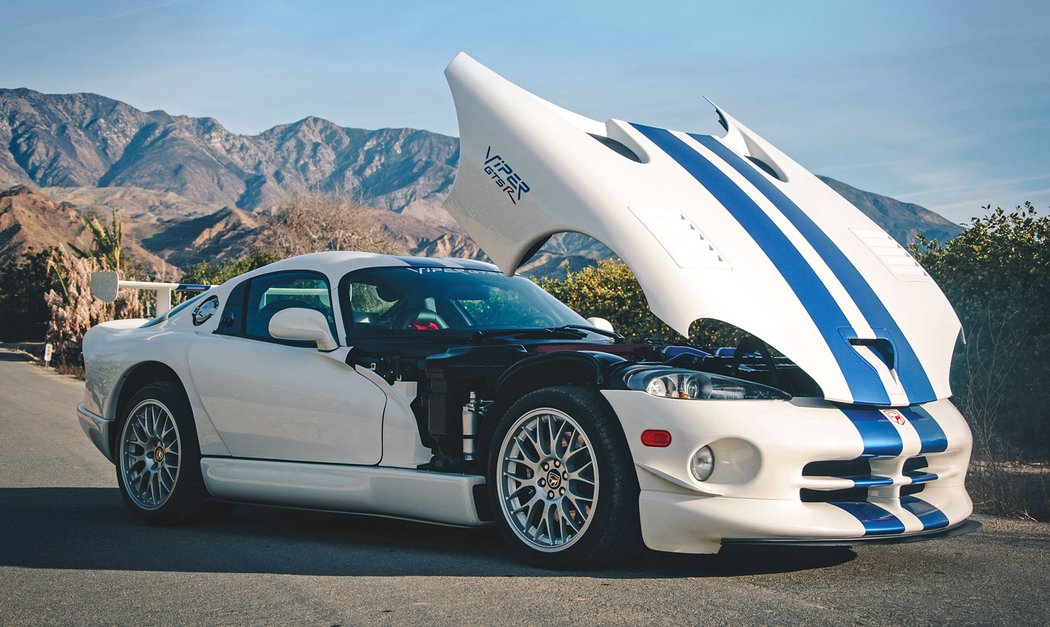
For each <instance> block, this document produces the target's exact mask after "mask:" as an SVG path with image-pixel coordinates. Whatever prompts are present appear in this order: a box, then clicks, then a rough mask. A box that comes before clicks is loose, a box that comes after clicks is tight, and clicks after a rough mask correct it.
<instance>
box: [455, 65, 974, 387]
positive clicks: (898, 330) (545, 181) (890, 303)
mask: <svg viewBox="0 0 1050 627" xmlns="http://www.w3.org/2000/svg"><path fill="white" fill-rule="evenodd" d="M445 75H446V77H447V78H448V82H449V86H450V87H451V89H452V96H453V98H454V99H455V103H456V112H457V114H458V116H459V130H460V136H461V145H460V161H459V171H458V174H457V176H456V183H455V185H454V187H453V188H452V192H451V194H450V195H449V198H448V200H447V201H446V205H445V206H446V207H447V209H448V210H449V212H450V213H451V214H452V215H453V216H454V217H455V218H456V220H458V221H459V223H460V224H461V225H462V226H463V228H464V229H466V230H467V232H468V233H470V235H471V236H472V237H474V238H475V240H476V241H477V242H478V244H479V245H480V246H481V247H482V248H483V249H484V250H485V253H486V254H488V256H489V257H491V258H492V260H493V261H495V263H496V265H498V266H499V267H500V269H501V270H502V271H503V272H505V273H507V274H512V273H514V272H515V271H516V270H517V269H518V267H519V266H520V265H521V264H522V263H524V262H525V261H527V260H528V259H529V258H530V257H531V256H532V255H533V254H534V253H535V252H536V251H537V250H538V249H539V248H540V247H541V246H542V245H543V244H544V242H546V241H547V239H548V238H549V237H550V236H551V235H553V234H555V233H560V232H565V231H574V232H579V233H583V234H585V235H589V236H591V237H593V238H595V239H597V240H599V241H601V242H602V243H603V244H605V245H606V246H608V247H609V248H610V249H612V250H613V251H614V252H615V253H616V254H617V255H619V256H620V258H622V259H623V261H624V262H625V263H627V265H628V266H629V267H630V268H631V270H632V271H633V272H634V274H635V275H636V276H637V277H638V280H639V282H640V283H641V285H642V289H643V290H644V291H645V295H646V298H647V299H648V301H649V305H650V307H651V308H652V310H653V313H655V314H656V315H657V316H659V317H660V319H662V320H663V321H665V322H666V323H667V324H668V325H670V326H671V327H672V328H674V329H675V330H677V331H678V332H679V333H681V334H683V335H687V334H688V332H689V326H690V324H691V323H692V322H693V321H695V320H697V319H698V318H712V319H715V320H722V321H724V322H728V323H730V324H733V325H736V326H738V327H740V328H741V329H744V330H745V331H747V332H749V333H752V334H754V335H755V336H757V337H760V338H762V339H763V340H765V341H766V342H769V344H771V345H772V346H774V347H776V348H777V349H778V350H779V351H781V352H782V353H783V354H784V355H786V356H787V357H788V358H790V359H791V360H792V361H794V362H795V363H796V364H798V365H799V367H801V368H802V369H803V370H805V371H806V372H807V373H808V374H809V375H810V376H811V377H813V379H814V380H816V382H817V383H818V384H819V385H820V387H821V389H822V390H823V392H824V395H825V397H826V398H827V399H828V400H831V401H836V402H844V403H856V404H865V405H880V406H890V405H897V406H901V405H909V404H914V403H925V402H928V401H932V400H935V399H938V398H946V397H948V396H950V395H951V391H950V388H949V385H948V370H949V365H950V361H951V355H952V350H953V348H954V344H955V341H956V338H957V336H958V333H959V328H960V327H959V320H958V318H957V317H956V315H955V312H954V311H953V310H952V308H951V305H949V304H948V301H947V300H946V299H945V297H944V295H943V294H942V293H941V291H940V289H939V288H938V287H937V285H936V284H935V283H934V282H933V280H932V279H931V278H930V277H929V276H928V275H927V274H926V272H925V271H923V269H922V268H921V267H920V266H919V265H918V264H917V263H916V262H915V260H914V259H913V258H912V257H911V256H910V255H908V253H907V251H905V250H904V249H903V248H902V247H901V246H900V245H899V244H897V243H896V242H895V241H894V240H893V238H891V237H890V236H889V235H888V234H887V233H886V232H885V231H883V230H882V229H881V228H880V227H879V226H878V225H876V224H875V223H874V222H872V221H871V220H870V219H869V218H868V217H867V216H865V215H864V214H863V213H861V211H860V210H858V209H857V208H856V207H854V206H853V205H851V204H850V203H849V202H848V201H846V200H845V199H844V198H842V197H841V196H839V195H838V194H837V193H836V192H835V191H833V190H832V189H831V188H829V187H828V186H827V185H825V184H824V183H822V182H821V181H820V180H819V179H817V178H816V177H815V176H813V175H812V174H810V173H809V172H807V171H806V170H805V169H804V168H803V167H802V166H800V165H799V164H797V163H795V162H794V161H793V160H791V159H790V158H789V157H787V156H786V155H784V153H782V152H780V151H779V150H777V149H776V148H775V147H773V146H772V145H771V144H769V143H768V142H766V141H765V140H763V139H762V138H761V137H759V136H758V135H756V134H755V133H753V132H752V131H751V130H750V129H748V128H747V127H745V126H743V125H742V124H740V123H739V122H737V121H736V120H734V119H733V118H732V117H730V116H729V115H727V114H726V113H725V112H724V111H722V110H720V109H717V107H716V110H717V111H718V115H719V118H720V122H721V123H722V125H723V126H724V127H725V128H726V130H727V134H726V135H725V137H721V138H717V137H713V136H709V135H696V134H690V133H683V132H679V131H669V130H666V129H662V128H657V127H653V126H645V125H642V124H632V123H628V122H623V121H620V120H608V121H607V122H604V123H602V122H598V121H596V120H591V119H589V118H586V117H583V116H581V115H577V114H575V113H572V112H570V111H567V110H565V109H562V108H560V107H557V106H556V105H553V104H551V103H549V102H546V101H544V100H542V99H540V98H538V97H536V96H534V95H533V94H531V93H529V92H527V91H525V90H523V89H521V88H520V87H517V86H516V85H514V84H512V83H510V82H508V81H506V80H505V79H503V78H502V77H500V76H499V75H497V74H496V73H494V72H492V71H491V70H489V69H488V68H486V67H485V66H483V65H481V64H480V63H478V62H477V61H475V60H474V59H472V58H470V57H469V56H467V55H466V54H462V53H461V54H459V55H458V56H457V57H456V58H455V59H453V60H452V62H451V63H450V64H449V66H448V68H446V70H445ZM584 313H586V312H584Z"/></svg>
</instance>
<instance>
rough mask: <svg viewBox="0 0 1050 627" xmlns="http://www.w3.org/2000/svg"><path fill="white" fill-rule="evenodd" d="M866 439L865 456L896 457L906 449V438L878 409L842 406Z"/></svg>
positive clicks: (861, 435) (863, 455) (862, 437)
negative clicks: (902, 437)
mask: <svg viewBox="0 0 1050 627" xmlns="http://www.w3.org/2000/svg"><path fill="white" fill-rule="evenodd" d="M839 409H840V410H841V411H842V413H844V414H846V417H847V418H849V420H850V422H852V423H853V426H854V427H856V428H857V431H859V432H860V437H861V439H862V440H863V441H864V452H863V453H861V454H860V457H861V458H864V457H896V456H898V455H900V454H901V451H903V450H904V440H902V439H901V434H900V432H899V431H897V427H894V426H893V423H892V422H890V419H889V418H887V417H886V416H883V415H882V412H880V411H879V410H877V409H861V408H857V407H840V408H839Z"/></svg>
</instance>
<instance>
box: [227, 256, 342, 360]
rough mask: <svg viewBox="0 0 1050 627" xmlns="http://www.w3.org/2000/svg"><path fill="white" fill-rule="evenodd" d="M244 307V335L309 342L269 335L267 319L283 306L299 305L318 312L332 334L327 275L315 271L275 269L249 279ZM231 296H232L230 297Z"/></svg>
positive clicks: (274, 340) (284, 341) (303, 343)
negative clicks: (276, 270) (280, 270)
mask: <svg viewBox="0 0 1050 627" xmlns="http://www.w3.org/2000/svg"><path fill="white" fill-rule="evenodd" d="M247 292H248V293H247V299H246V302H245V308H244V336H245V337H249V338H252V339H257V340H265V341H270V342H278V343H281V344H291V345H293V346H308V345H309V342H290V341H287V340H277V339H274V338H272V337H270V329H269V327H270V319H271V318H273V316H274V314H276V313H277V312H278V311H281V310H283V309H291V308H293V307H302V308H304V309H314V310H316V311H319V312H321V313H322V314H323V315H324V317H325V319H326V320H328V326H329V328H330V329H331V330H332V335H333V336H335V334H336V330H335V317H334V315H333V313H332V298H331V294H330V292H329V289H328V279H327V278H325V276H324V275H322V274H318V273H316V272H307V271H292V272H275V273H274V274H267V275H263V276H257V277H254V278H253V279H251V281H250V283H249V285H248V288H247ZM231 300H232V299H231Z"/></svg>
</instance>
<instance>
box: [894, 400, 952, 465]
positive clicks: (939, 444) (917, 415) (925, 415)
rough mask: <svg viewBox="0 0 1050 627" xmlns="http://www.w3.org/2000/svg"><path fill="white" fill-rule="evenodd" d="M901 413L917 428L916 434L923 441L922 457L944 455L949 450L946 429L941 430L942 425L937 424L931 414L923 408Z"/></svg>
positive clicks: (901, 411) (905, 410)
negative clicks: (925, 455)
mask: <svg viewBox="0 0 1050 627" xmlns="http://www.w3.org/2000/svg"><path fill="white" fill-rule="evenodd" d="M899 411H900V413H902V414H904V417H905V418H907V419H908V422H910V423H911V426H912V427H914V428H915V432H916V433H918V434H919V439H920V440H921V441H922V450H920V451H919V454H920V455H921V454H923V453H943V452H944V451H946V450H948V436H946V435H945V434H944V429H941V425H939V424H937V419H936V418H934V417H933V416H931V415H930V412H928V411H926V410H925V409H923V408H922V407H906V408H904V409H901V410H899Z"/></svg>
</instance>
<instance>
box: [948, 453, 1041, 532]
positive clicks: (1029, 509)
mask: <svg viewBox="0 0 1050 627" xmlns="http://www.w3.org/2000/svg"><path fill="white" fill-rule="evenodd" d="M966 487H967V489H968V490H969V492H970V497H971V498H972V499H973V504H974V510H975V511H977V512H978V513H981V514H995V515H999V516H1009V517H1011V518H1021V519H1027V520H1039V521H1043V522H1050V466H1048V465H1047V464H1022V463H1019V462H1004V461H974V462H973V463H971V464H970V473H969V476H968V478H967V481H966Z"/></svg>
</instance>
